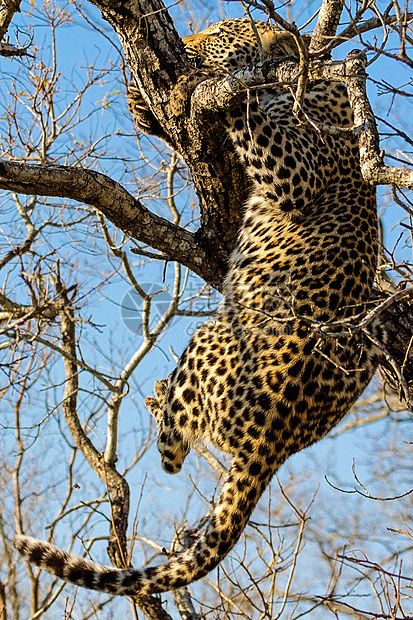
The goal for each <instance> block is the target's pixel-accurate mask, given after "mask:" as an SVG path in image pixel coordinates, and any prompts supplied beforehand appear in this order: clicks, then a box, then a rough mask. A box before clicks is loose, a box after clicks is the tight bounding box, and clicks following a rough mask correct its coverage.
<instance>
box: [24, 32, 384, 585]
mask: <svg viewBox="0 0 413 620" xmlns="http://www.w3.org/2000/svg"><path fill="white" fill-rule="evenodd" d="M257 28H258V31H259V34H260V36H261V38H262V43H263V45H262V48H263V50H264V54H265V56H266V57H271V56H277V55H278V56H279V55H282V54H285V53H289V54H291V53H294V44H293V42H292V39H291V37H289V35H288V36H287V35H286V34H285V33H280V32H279V31H277V30H275V29H274V28H271V27H269V26H268V25H266V24H262V23H257ZM185 44H186V47H187V49H188V52H189V55H190V57H192V59H193V62H194V63H195V65H196V67H197V69H196V70H197V71H203V72H204V74H205V76H206V77H208V76H210V75H211V74H213V75H216V74H217V73H225V72H230V71H233V70H234V69H236V68H239V67H241V66H243V65H245V64H247V63H251V62H256V61H257V60H259V59H260V49H259V46H258V45H257V42H256V38H255V34H254V33H253V31H252V29H251V26H250V25H249V23H248V21H247V20H226V21H223V22H220V23H219V24H216V25H215V26H210V27H209V28H207V29H206V30H205V31H204V32H202V33H200V34H199V35H194V36H192V37H188V38H187V39H186V40H185ZM292 103H293V99H292V95H291V93H290V92H289V91H288V90H286V89H284V88H282V87H278V88H274V89H261V90H260V91H258V93H257V94H255V93H254V95H253V96H252V95H251V96H250V97H249V98H248V97H247V96H245V99H244V101H242V102H241V103H240V104H239V105H238V107H236V108H235V109H232V110H231V111H230V112H229V113H228V114H227V115H226V116H225V117H223V119H222V121H223V123H224V124H225V126H226V129H227V132H228V135H229V136H230V138H231V139H232V141H233V143H234V145H235V148H236V150H237V151H238V153H239V157H240V159H241V161H242V163H243V165H244V166H245V168H246V170H247V172H248V174H249V177H250V179H251V187H252V191H251V197H250V198H249V200H248V201H247V204H246V207H245V216H244V220H243V224H242V226H241V230H240V233H239V239H238V243H237V246H236V248H235V250H234V252H233V254H232V257H231V260H230V268H229V272H228V275H227V277H226V280H225V286H224V292H225V297H224V301H223V303H222V304H221V306H220V308H219V309H218V311H217V313H216V315H215V317H214V318H213V319H212V320H210V321H208V322H207V323H205V324H204V325H203V326H202V327H201V328H200V329H199V330H198V331H197V332H196V333H195V335H194V336H193V338H192V339H191V341H190V343H189V345H188V347H187V348H186V350H185V352H184V354H183V355H182V358H181V360H180V362H179V364H178V366H177V367H176V369H175V370H174V371H173V373H172V374H171V375H170V377H169V379H168V380H163V381H158V382H157V383H156V384H155V397H150V398H147V399H146V406H147V407H148V409H149V411H150V412H151V413H152V415H153V416H154V417H155V419H156V422H157V426H158V448H159V451H160V454H161V459H162V464H163V467H164V469H165V470H166V471H167V472H170V473H176V472H178V471H179V470H180V469H181V467H182V463H183V461H184V459H185V457H186V455H187V454H188V452H189V450H190V448H191V446H192V445H193V444H194V443H195V442H197V441H203V442H207V443H208V444H212V445H213V446H215V447H217V448H219V449H220V450H222V451H224V452H226V453H228V454H230V455H231V456H232V461H231V467H230V470H229V472H228V475H227V477H226V479H225V481H224V484H223V487H222V490H221V494H220V496H219V499H218V501H217V502H216V504H215V506H214V510H213V513H212V515H211V517H210V519H209V521H208V523H207V525H206V527H205V529H204V530H203V531H202V532H201V533H200V534H199V535H198V537H197V538H196V539H195V540H194V542H193V544H192V545H191V546H190V547H189V548H188V549H187V550H185V551H183V552H181V553H177V554H176V555H175V556H174V557H172V558H171V559H170V560H169V561H168V562H167V563H166V564H164V565H161V566H156V567H151V568H144V569H141V570H134V569H130V570H116V569H114V568H109V567H103V566H98V565H96V564H93V563H91V562H89V561H88V560H85V559H81V558H77V557H75V556H72V555H69V554H67V553H65V552H64V551H61V550H60V549H57V548H56V547H52V546H51V545H48V544H47V543H44V542H41V541H36V540H33V539H29V538H26V537H18V538H17V541H16V547H17V549H18V550H19V551H20V553H21V554H22V555H24V556H25V557H26V558H27V559H29V560H30V561H32V562H34V563H35V564H37V565H38V566H41V567H42V568H44V569H46V570H48V571H50V572H51V573H53V574H55V575H57V576H59V577H61V578H62V579H66V580H67V581H70V582H72V583H76V584H78V585H81V586H84V587H87V588H92V589H96V590H100V591H103V592H109V593H115V594H129V595H144V594H149V593H155V592H162V591H165V590H170V589H173V588H177V587H179V586H183V585H186V584H188V583H191V582H193V581H195V580H197V579H199V578H201V577H203V576H204V575H206V574H207V573H208V572H209V571H210V570H211V569H213V568H214V567H216V566H217V565H218V564H219V562H221V560H222V559H223V558H224V557H225V556H226V555H227V553H228V552H229V551H230V549H232V547H233V546H234V545H235V543H236V541H237V540H238V538H239V537H240V535H241V533H242V531H243V529H244V528H245V525H246V523H247V521H248V519H249V517H250V515H251V512H252V510H253V509H254V507H255V505H256V503H257V501H258V500H259V498H260V496H261V494H262V493H263V491H264V489H265V488H266V486H267V485H268V483H269V481H270V480H271V477H272V476H273V475H274V473H275V472H276V471H277V470H278V469H279V467H280V466H281V465H282V464H283V463H284V461H285V460H286V459H287V458H288V457H289V456H290V455H292V454H294V453H296V452H298V451H299V450H302V449H303V448H305V447H307V446H309V445H310V444H312V443H314V442H315V441H318V440H319V439H320V438H322V437H323V436H325V435H326V433H328V432H329V430H330V429H331V428H332V427H334V426H335V425H336V424H337V423H338V422H339V421H340V420H341V419H342V418H343V416H344V415H345V414H346V413H347V412H348V410H349V408H350V407H351V405H352V404H353V403H354V401H355V400H356V398H357V397H358V396H359V395H360V394H361V393H362V392H363V390H364V388H365V387H366V386H367V384H368V382H369V381H370V379H371V377H372V375H373V373H374V370H375V368H376V366H377V359H376V351H375V349H374V347H373V346H372V344H371V341H370V340H369V339H368V337H366V336H365V335H363V334H362V333H356V334H354V335H344V334H341V335H340V336H339V337H334V338H333V337H328V336H323V335H322V327H321V325H322V324H324V325H325V324H327V325H328V324H329V323H331V322H336V321H352V320H353V321H356V319H357V315H358V314H360V313H362V312H364V311H365V303H366V302H367V301H368V299H369V297H370V291H371V287H372V283H373V278H374V273H375V269H376V255H377V231H376V227H377V225H376V202H375V190H374V188H373V187H371V186H370V185H368V184H367V183H365V182H364V181H363V179H362V176H361V172H360V166H359V161H358V148H357V144H356V141H355V140H353V139H351V138H349V137H346V136H345V135H334V136H333V135H323V134H321V133H318V132H317V131H316V130H315V129H311V128H309V127H308V126H303V125H300V124H299V122H298V121H297V120H296V118H295V117H294V116H293V114H292ZM141 105H142V106H143V104H142V102H141ZM143 107H144V106H143ZM143 107H142V109H143ZM304 107H305V111H306V113H307V115H308V116H309V117H311V118H312V119H313V120H316V121H323V122H325V123H330V124H333V125H338V126H341V127H345V128H348V127H349V126H350V125H351V123H352V116H351V110H350V106H349V103H348V100H347V95H346V89H345V87H344V86H343V85H342V84H340V83H335V84H331V83H329V84H324V83H319V84H316V85H313V86H312V88H311V90H309V92H308V93H307V95H306V98H305V104H304ZM142 118H143V121H142V126H143V127H144V128H146V129H152V130H153V132H154V133H156V132H157V131H158V135H160V134H161V132H160V130H159V125H157V123H156V121H155V120H154V117H153V116H152V113H151V112H150V110H149V109H148V108H145V110H144V112H143V116H142ZM138 124H139V121H138ZM217 139H218V140H220V139H222V138H221V136H218V137H217ZM317 330H318V331H317ZM324 330H325V328H324ZM377 335H379V336H380V333H379V331H378V328H377V331H376V336H377Z"/></svg>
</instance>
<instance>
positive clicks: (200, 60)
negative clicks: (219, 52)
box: [191, 55, 204, 69]
mask: <svg viewBox="0 0 413 620" xmlns="http://www.w3.org/2000/svg"><path fill="white" fill-rule="evenodd" d="M191 60H192V62H193V63H194V65H195V67H196V68H197V69H199V68H200V67H201V66H202V63H203V60H204V59H203V58H202V56H199V55H197V56H195V57H194V58H191Z"/></svg>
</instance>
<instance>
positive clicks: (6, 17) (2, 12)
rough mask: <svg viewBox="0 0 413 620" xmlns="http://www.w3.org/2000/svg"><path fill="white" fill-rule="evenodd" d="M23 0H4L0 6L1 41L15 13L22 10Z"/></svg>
mask: <svg viewBox="0 0 413 620" xmlns="http://www.w3.org/2000/svg"><path fill="white" fill-rule="evenodd" d="M21 1H22V0H3V2H2V3H1V6H0V41H2V40H3V37H4V35H5V34H6V32H7V30H8V28H9V26H10V22H11V20H12V19H13V15H14V14H15V13H18V12H20V5H21Z"/></svg>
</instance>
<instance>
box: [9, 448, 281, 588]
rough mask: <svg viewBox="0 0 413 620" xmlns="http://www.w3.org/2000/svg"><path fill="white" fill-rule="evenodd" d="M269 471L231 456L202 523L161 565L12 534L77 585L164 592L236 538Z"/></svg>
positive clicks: (204, 567) (26, 553)
mask: <svg viewBox="0 0 413 620" xmlns="http://www.w3.org/2000/svg"><path fill="white" fill-rule="evenodd" d="M273 472H274V468H273V467H271V468H268V467H267V466H266V465H265V460H264V459H263V458H262V457H260V459H257V460H253V461H252V460H251V459H245V460H242V459H241V458H236V457H235V458H234V459H233V461H232V465H231V469H230V470H229V472H228V474H227V477H226V480H225V483H224V485H223V487H222V491H221V494H220V496H219V500H218V502H217V504H216V505H215V508H214V511H213V513H212V515H211V517H210V519H209V521H208V524H207V525H206V527H205V529H204V530H203V531H202V532H201V533H200V534H199V535H198V536H197V537H196V538H195V539H194V541H193V543H192V544H191V546H190V547H189V548H187V549H186V550H185V551H183V552H181V553H178V554H176V555H174V556H172V558H171V559H170V561H169V562H167V563H166V564H163V565H161V566H155V567H150V568H143V569H140V570H135V569H133V568H130V569H126V570H121V569H115V568H111V567H108V566H102V565H99V564H96V563H95V562H92V561H90V560H87V559H85V558H81V557H78V556H75V555H72V554H70V553H67V552H66V551H63V550H61V549H59V548H58V547H55V546H54V545H51V544H50V543H47V542H44V541H41V540H37V539H34V538H30V537H27V536H17V537H16V538H15V540H14V546H15V547H16V549H17V550H18V551H19V553H20V554H21V555H22V556H23V557H25V558H26V559H27V560H29V561H30V562H32V563H33V564H36V565H37V566H39V567H40V568H43V569H44V570H47V571H48V572H49V573H52V574H53V575H56V576H57V577H60V578H61V579H64V580H65V581H69V582H70V583H74V584H76V585H78V586H82V587H85V588H90V589H92V590H98V591H100V592H107V593H109V594H124V595H129V596H136V595H138V596H143V595H148V594H152V593H157V592H165V591H168V590H172V589H174V588H179V587H181V586H185V585H187V584H189V583H192V582H193V581H196V580H197V579H200V578H201V577H203V576H204V575H206V574H207V573H208V572H209V571H211V570H212V569H213V568H215V567H216V566H218V564H219V563H220V562H221V561H222V560H223V559H224V557H225V556H226V555H227V553H228V552H229V551H230V550H231V549H232V547H233V546H234V545H235V543H236V542H237V540H238V539H239V537H240V535H241V533H242V531H243V530H244V528H245V525H246V523H247V521H248V519H249V517H250V515H251V513H252V511H253V509H254V507H255V505H256V503H257V501H258V499H259V497H260V496H261V495H262V493H263V491H264V489H265V487H266V486H267V484H268V482H269V481H270V479H271V476H272V474H273Z"/></svg>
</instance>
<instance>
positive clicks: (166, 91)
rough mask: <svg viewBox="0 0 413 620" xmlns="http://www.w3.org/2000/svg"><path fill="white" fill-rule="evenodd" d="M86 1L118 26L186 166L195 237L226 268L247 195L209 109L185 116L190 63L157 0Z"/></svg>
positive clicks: (137, 77)
mask: <svg viewBox="0 0 413 620" xmlns="http://www.w3.org/2000/svg"><path fill="white" fill-rule="evenodd" d="M91 1H92V2H93V4H95V6H97V7H98V8H99V9H100V10H101V11H102V15H103V17H105V18H106V19H108V20H109V21H110V23H111V24H112V26H113V27H114V29H115V31H116V32H117V34H118V36H119V38H120V41H121V43H122V45H123V49H124V52H125V56H126V59H127V61H128V63H129V66H130V68H131V71H132V73H133V76H134V78H135V80H136V83H137V85H138V87H139V88H140V90H141V94H142V97H143V98H144V100H145V101H146V102H147V103H148V104H149V106H150V109H151V110H152V112H153V114H154V116H155V117H156V119H157V120H158V122H159V124H160V126H161V127H162V129H163V132H164V133H165V134H166V135H167V136H169V138H170V140H169V141H170V142H171V143H172V144H173V145H174V148H175V149H176V150H177V151H178V152H179V153H180V154H181V156H182V157H183V159H184V160H185V163H186V165H187V166H188V168H189V171H190V173H191V176H192V179H193V182H194V187H195V190H196V192H197V196H198V200H199V206H200V210H201V229H200V230H199V231H198V233H197V237H196V238H197V241H198V243H199V244H200V245H201V246H203V248H204V252H205V253H206V254H208V257H209V259H210V261H211V260H212V261H215V263H216V264H217V263H219V264H218V265H216V269H215V273H216V276H217V275H218V274H219V276H221V275H223V274H224V273H225V272H226V269H227V264H226V261H225V260H224V261H222V257H223V256H224V255H225V256H226V255H227V254H228V252H229V251H230V250H231V249H232V248H233V247H234V245H235V240H236V235H237V232H238V229H239V225H240V221H241V217H242V210H241V208H240V206H241V205H242V204H243V203H244V201H245V198H246V196H247V195H248V181H247V178H246V175H245V172H244V170H243V168H242V166H241V164H240V162H239V159H238V157H237V155H236V154H235V152H234V148H233V145H232V143H231V141H230V140H228V139H227V138H226V134H225V132H223V131H222V126H221V125H220V122H219V119H218V118H217V117H214V116H213V115H210V116H209V118H208V123H204V124H203V125H202V126H199V125H197V124H194V123H192V122H191V121H189V119H188V117H189V112H188V105H187V104H188V102H189V96H190V91H189V92H186V89H187V88H188V81H187V80H185V79H184V78H185V75H184V74H187V73H191V71H193V67H192V66H190V65H189V64H188V62H187V59H186V55H185V51H184V47H183V44H182V41H181V40H180V38H179V37H178V35H177V33H176V31H175V29H174V26H173V23H172V21H171V19H170V17H169V15H168V13H167V11H166V8H165V6H164V4H163V3H162V1H161V0H130V1H129V2H125V1H124V0H91ZM217 136H218V137H219V139H217ZM215 280H217V277H215ZM208 281H211V279H210V278H208Z"/></svg>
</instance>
